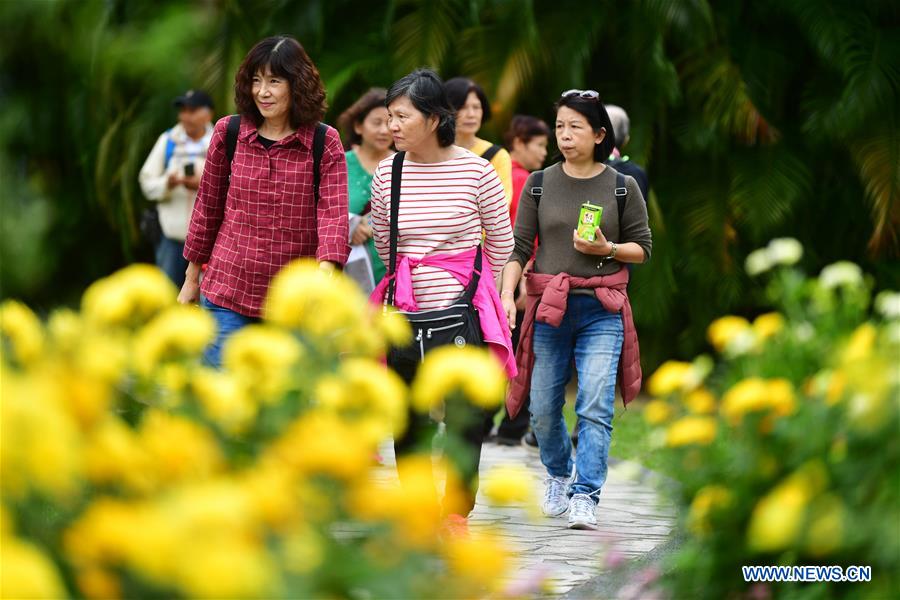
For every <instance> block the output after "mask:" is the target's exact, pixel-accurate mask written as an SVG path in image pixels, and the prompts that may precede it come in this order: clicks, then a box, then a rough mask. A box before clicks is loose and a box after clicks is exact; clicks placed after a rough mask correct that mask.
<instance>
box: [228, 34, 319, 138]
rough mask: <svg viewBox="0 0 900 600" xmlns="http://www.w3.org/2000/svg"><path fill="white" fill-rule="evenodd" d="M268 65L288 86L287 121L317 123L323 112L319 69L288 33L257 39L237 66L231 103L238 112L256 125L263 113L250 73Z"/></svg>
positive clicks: (306, 123)
mask: <svg viewBox="0 0 900 600" xmlns="http://www.w3.org/2000/svg"><path fill="white" fill-rule="evenodd" d="M266 67H268V68H269V71H271V73H272V75H275V76H276V77H283V78H284V79H287V81H288V85H289V86H290V89H291V112H290V122H291V126H292V127H295V128H296V127H299V126H301V125H312V124H314V123H318V122H319V121H321V120H322V117H323V116H325V109H326V108H327V107H328V105H327V104H326V102H325V87H324V86H323V85H322V80H321V78H319V70H318V69H316V66H315V65H314V64H313V62H312V60H310V58H309V56H308V55H307V54H306V50H304V49H303V46H301V45H300V42H298V41H297V40H295V39H294V38H292V37H290V36H287V35H276V36H272V37H267V38H266V39H264V40H263V41H261V42H259V43H258V44H256V45H255V46H253V49H252V50H250V52H248V53H247V56H245V57H244V61H243V62H242V63H241V66H240V67H239V68H238V71H237V75H235V77H234V103H235V105H236V106H237V109H238V112H240V113H241V114H242V115H244V116H246V117H247V118H249V119H251V120H252V121H253V122H254V123H255V124H256V126H257V127H259V126H260V125H262V122H263V116H262V113H260V112H259V109H258V108H257V107H256V102H254V101H253V77H254V76H255V75H256V73H257V72H259V71H265V70H266Z"/></svg>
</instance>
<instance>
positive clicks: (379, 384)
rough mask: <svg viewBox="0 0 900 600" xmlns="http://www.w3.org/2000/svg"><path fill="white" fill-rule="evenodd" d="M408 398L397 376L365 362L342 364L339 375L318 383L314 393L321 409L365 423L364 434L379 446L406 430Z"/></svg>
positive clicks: (376, 364)
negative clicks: (393, 435)
mask: <svg viewBox="0 0 900 600" xmlns="http://www.w3.org/2000/svg"><path fill="white" fill-rule="evenodd" d="M406 396H407V389H406V384H404V383H403V380H402V379H400V377H399V376H398V375H397V374H396V373H394V372H393V371H391V370H389V369H386V368H385V367H384V366H383V365H381V364H379V363H376V362H375V361H373V360H369V359H364V358H349V359H346V360H344V361H342V362H341V365H340V367H339V368H338V370H337V372H336V373H334V374H333V375H328V376H326V377H323V378H322V379H320V380H319V382H318V384H317V385H316V392H315V397H316V399H317V400H318V404H319V406H321V407H322V408H326V409H330V410H334V411H336V412H337V413H338V414H340V415H341V416H342V417H343V418H345V419H347V420H350V421H356V422H358V423H359V424H362V423H363V422H364V423H366V425H367V426H366V428H365V429H364V431H365V432H366V433H368V435H369V436H372V438H373V439H370V440H369V441H371V442H372V443H376V444H377V443H378V442H380V441H381V440H383V439H385V438H386V437H388V436H390V435H392V434H399V433H402V432H403V430H404V429H405V428H406V418H407V398H406ZM369 425H371V427H369Z"/></svg>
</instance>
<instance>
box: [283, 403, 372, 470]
mask: <svg viewBox="0 0 900 600" xmlns="http://www.w3.org/2000/svg"><path fill="white" fill-rule="evenodd" d="M374 452H375V446H374V444H373V443H372V442H371V441H370V440H368V439H365V438H363V437H362V436H360V435H359V432H358V430H357V428H356V427H355V426H354V425H352V424H350V423H347V422H346V421H344V420H343V419H341V418H340V417H338V416H337V415H336V414H334V413H332V412H329V411H324V410H314V411H311V412H308V413H305V414H303V415H302V416H301V417H300V418H298V419H296V420H295V421H294V422H293V423H292V424H291V425H289V426H288V427H286V428H285V430H284V433H283V434H282V435H281V436H280V437H279V438H278V439H277V440H276V441H275V442H274V443H273V444H272V446H271V447H270V449H269V453H270V455H271V456H272V457H273V458H275V459H277V460H280V461H282V462H283V463H285V464H287V465H288V466H289V467H291V468H293V469H296V470H298V471H299V472H301V473H307V474H323V475H329V476H332V477H335V478H338V479H352V478H355V477H361V476H362V474H363V473H364V472H365V471H366V469H368V467H369V465H370V464H371V463H372V457H373V455H374Z"/></svg>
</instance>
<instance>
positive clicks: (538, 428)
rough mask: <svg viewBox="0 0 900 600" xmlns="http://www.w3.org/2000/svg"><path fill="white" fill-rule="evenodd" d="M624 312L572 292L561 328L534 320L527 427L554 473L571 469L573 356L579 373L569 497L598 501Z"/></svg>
mask: <svg viewBox="0 0 900 600" xmlns="http://www.w3.org/2000/svg"><path fill="white" fill-rule="evenodd" d="M624 337H625V336H624V333H623V329H622V316H621V315H620V314H618V313H611V312H608V311H607V310H606V309H605V308H603V305H602V304H600V301H599V300H597V298H595V297H594V296H587V295H579V294H573V295H570V296H569V299H568V308H567V309H566V314H565V316H564V317H563V320H562V323H560V325H559V327H552V326H550V325H547V324H546V323H539V322H535V324H534V356H535V359H534V369H533V371H532V375H531V427H532V429H533V430H534V435H535V436H536V437H537V440H538V445H539V446H540V451H541V462H542V463H544V466H545V467H546V468H547V472H548V473H549V474H550V475H551V476H553V477H569V475H571V473H572V442H571V440H570V439H569V433H568V431H567V430H566V422H565V420H564V419H563V405H564V404H565V403H566V384H568V383H569V380H570V379H571V376H572V360H573V359H574V361H575V369H576V370H577V372H578V395H577V397H576V399H575V413H576V414H577V415H578V450H577V452H576V456H575V468H576V477H575V481H574V482H573V484H572V485H571V486H570V488H569V495H570V496H571V495H572V494H588V495H590V496H591V498H593V500H594V502H595V503H596V502H598V496H599V494H600V488H601V487H602V486H603V483H604V482H605V481H606V471H607V466H606V463H607V457H608V456H609V443H610V439H611V435H612V419H613V405H614V400H615V390H616V372H617V370H618V368H619V355H620V354H621V353H622V342H623V340H624Z"/></svg>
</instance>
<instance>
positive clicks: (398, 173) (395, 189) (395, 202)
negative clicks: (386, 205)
mask: <svg viewBox="0 0 900 600" xmlns="http://www.w3.org/2000/svg"><path fill="white" fill-rule="evenodd" d="M405 157H406V152H398V153H397V154H395V155H394V161H393V163H392V164H391V244H390V251H389V258H388V275H393V274H394V273H395V271H396V269H397V237H398V236H399V226H398V224H397V222H398V221H399V219H400V184H401V183H402V181H403V159H404V158H405ZM396 285H397V281H396V279H391V281H390V283H389V284H388V292H387V294H386V295H385V297H384V299H385V304H393V303H394V294H395V292H396V289H395V288H396Z"/></svg>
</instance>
